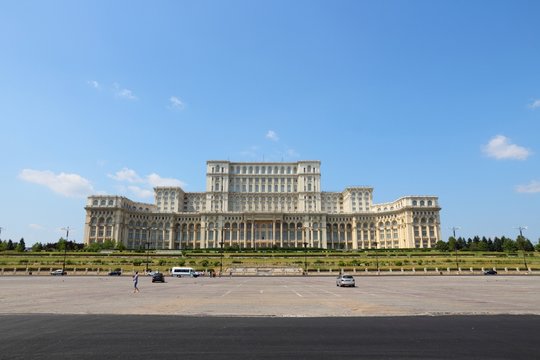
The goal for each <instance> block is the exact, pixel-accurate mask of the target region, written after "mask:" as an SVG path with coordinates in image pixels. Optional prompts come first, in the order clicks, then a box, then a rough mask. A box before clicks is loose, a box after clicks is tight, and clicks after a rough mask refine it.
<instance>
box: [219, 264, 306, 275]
mask: <svg viewBox="0 0 540 360" xmlns="http://www.w3.org/2000/svg"><path fill="white" fill-rule="evenodd" d="M303 273H304V272H303V270H302V268H299V267H267V266H265V267H231V268H228V269H227V270H226V271H224V273H223V275H224V276H227V275H229V276H302V275H303Z"/></svg>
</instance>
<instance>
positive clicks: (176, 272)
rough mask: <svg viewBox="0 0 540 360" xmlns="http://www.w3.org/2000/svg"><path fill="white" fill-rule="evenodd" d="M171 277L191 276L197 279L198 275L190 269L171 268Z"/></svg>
mask: <svg viewBox="0 0 540 360" xmlns="http://www.w3.org/2000/svg"><path fill="white" fill-rule="evenodd" d="M171 276H176V277H182V276H191V277H197V276H199V274H197V272H196V271H195V270H193V268H190V267H173V268H172V269H171Z"/></svg>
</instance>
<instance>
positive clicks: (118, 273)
mask: <svg viewBox="0 0 540 360" xmlns="http://www.w3.org/2000/svg"><path fill="white" fill-rule="evenodd" d="M120 275H122V271H120V270H113V271H111V272H109V276H120Z"/></svg>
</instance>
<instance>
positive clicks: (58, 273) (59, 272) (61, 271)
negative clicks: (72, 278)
mask: <svg viewBox="0 0 540 360" xmlns="http://www.w3.org/2000/svg"><path fill="white" fill-rule="evenodd" d="M51 275H55V276H56V275H67V272H66V271H64V270H62V269H57V270H53V271H51Z"/></svg>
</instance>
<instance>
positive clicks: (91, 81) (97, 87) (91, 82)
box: [87, 80, 100, 89]
mask: <svg viewBox="0 0 540 360" xmlns="http://www.w3.org/2000/svg"><path fill="white" fill-rule="evenodd" d="M87 84H88V85H90V86H91V87H93V88H94V89H99V88H100V86H99V83H98V82H97V81H96V80H88V81H87Z"/></svg>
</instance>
